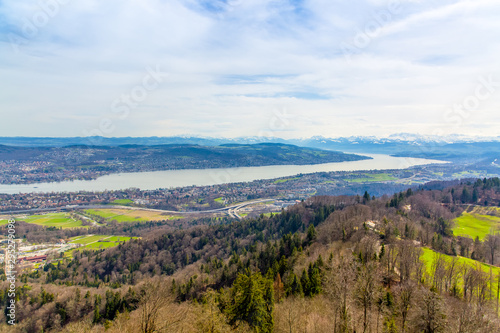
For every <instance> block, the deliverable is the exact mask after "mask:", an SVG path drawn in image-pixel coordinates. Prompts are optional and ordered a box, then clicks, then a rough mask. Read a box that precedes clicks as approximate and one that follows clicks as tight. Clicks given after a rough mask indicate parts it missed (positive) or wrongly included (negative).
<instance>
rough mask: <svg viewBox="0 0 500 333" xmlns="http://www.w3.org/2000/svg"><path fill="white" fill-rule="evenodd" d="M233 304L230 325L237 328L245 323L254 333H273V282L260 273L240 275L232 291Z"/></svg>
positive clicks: (229, 311) (229, 312)
mask: <svg viewBox="0 0 500 333" xmlns="http://www.w3.org/2000/svg"><path fill="white" fill-rule="evenodd" d="M231 295H232V304H231V306H230V307H229V309H228V315H229V323H230V324H231V325H233V326H236V325H237V324H238V322H240V321H245V322H247V323H248V325H250V327H251V328H252V329H253V330H254V332H263V333H264V332H272V331H273V327H274V319H273V308H274V289H273V285H272V281H269V280H268V279H266V278H264V277H262V275H261V274H260V272H257V273H253V274H252V273H250V272H249V271H247V273H246V274H239V275H238V277H237V278H236V280H235V281H234V284H233V286H232V289H231Z"/></svg>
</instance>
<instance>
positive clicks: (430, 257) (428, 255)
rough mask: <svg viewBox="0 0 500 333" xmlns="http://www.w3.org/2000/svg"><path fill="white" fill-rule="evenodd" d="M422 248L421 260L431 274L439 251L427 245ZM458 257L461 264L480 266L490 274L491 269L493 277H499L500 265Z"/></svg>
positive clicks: (446, 256)
mask: <svg viewBox="0 0 500 333" xmlns="http://www.w3.org/2000/svg"><path fill="white" fill-rule="evenodd" d="M422 250H423V252H422V256H421V257H420V260H422V261H423V262H424V263H425V265H426V271H427V274H428V275H430V274H431V267H432V263H433V262H434V260H435V256H436V254H437V252H436V251H434V250H431V249H428V248H426V247H423V248H422ZM443 256H444V258H445V260H450V259H451V258H452V256H449V255H446V254H443ZM457 258H458V263H459V264H460V265H469V266H472V267H478V266H479V267H481V269H482V270H483V272H485V273H487V274H490V269H491V272H492V273H493V278H495V277H497V276H498V274H500V267H496V266H491V265H488V264H485V263H482V262H479V261H476V260H472V259H469V258H464V257H460V256H457ZM494 289H495V290H496V288H494Z"/></svg>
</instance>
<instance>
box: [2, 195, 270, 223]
mask: <svg viewBox="0 0 500 333" xmlns="http://www.w3.org/2000/svg"><path fill="white" fill-rule="evenodd" d="M276 200H277V199H273V198H267V199H256V200H251V201H246V202H240V203H238V204H234V205H231V206H227V207H222V208H217V209H209V210H200V211H187V212H182V211H175V210H162V209H153V208H143V207H132V206H115V205H78V206H70V207H58V208H33V209H27V210H18V211H10V212H0V214H1V215H17V214H24V213H43V212H54V211H74V210H78V209H113V208H114V209H131V210H147V211H152V212H160V213H169V214H175V215H190V214H200V213H201V214H203V213H205V214H206V213H221V212H226V213H227V214H228V215H229V216H231V217H233V218H238V219H242V217H241V216H240V215H238V213H237V211H238V210H239V209H241V208H243V207H245V206H250V205H254V204H258V203H261V202H266V201H272V202H274V201H276Z"/></svg>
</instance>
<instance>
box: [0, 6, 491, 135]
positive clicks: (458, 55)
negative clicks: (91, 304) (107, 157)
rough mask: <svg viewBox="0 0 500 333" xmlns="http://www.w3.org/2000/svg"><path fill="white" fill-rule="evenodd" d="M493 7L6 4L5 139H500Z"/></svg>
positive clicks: (0, 73)
mask: <svg viewBox="0 0 500 333" xmlns="http://www.w3.org/2000/svg"><path fill="white" fill-rule="evenodd" d="M498 17H500V2H498V1H497V0H475V1H450V0H444V1H439V2H436V1H427V0H421V1H417V0H411V1H403V0H401V1H381V0H365V1H362V0H354V1H345V0H344V1H340V0H310V1H308V0H293V1H292V0H288V1H285V0H274V1H265V0H216V1H208V0H169V1H166V0H163V1H160V0H130V1H123V0H121V1H119V0H106V1H97V0H86V1H76V0H41V1H31V0H24V1H18V0H7V1H0V77H1V80H0V85H1V86H0V112H1V113H0V135H2V136H18V135H22V136H86V135H104V136H153V135H155V136H171V135H198V136H217V137H237V136H276V137H284V138H292V137H309V136H314V135H323V136H326V137H338V136H350V135H376V136H388V135H389V134H392V133H400V132H409V133H422V134H434V135H447V134H452V133H459V134H465V135H488V136H493V135H495V136H497V135H499V133H498V129H499V128H500V113H499V112H498V110H499V107H500V67H499V59H500V57H499V55H500V37H499V36H500V20H498Z"/></svg>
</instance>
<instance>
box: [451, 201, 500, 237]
mask: <svg viewBox="0 0 500 333" xmlns="http://www.w3.org/2000/svg"><path fill="white" fill-rule="evenodd" d="M454 222H455V226H454V228H453V234H454V235H455V236H462V237H467V236H468V237H470V238H472V239H475V238H476V237H479V239H480V240H483V239H484V238H485V237H486V235H487V234H489V233H490V232H492V231H494V232H498V231H500V209H498V208H497V207H474V208H473V209H471V210H470V211H469V209H468V210H467V211H464V212H463V213H462V215H460V216H459V217H458V218H456V219H455V220H454Z"/></svg>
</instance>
